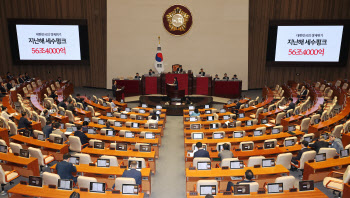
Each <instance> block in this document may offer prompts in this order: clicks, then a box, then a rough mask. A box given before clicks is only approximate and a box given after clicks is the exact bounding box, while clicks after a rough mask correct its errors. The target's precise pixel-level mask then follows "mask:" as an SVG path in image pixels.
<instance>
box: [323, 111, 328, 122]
mask: <svg viewBox="0 0 350 198" xmlns="http://www.w3.org/2000/svg"><path fill="white" fill-rule="evenodd" d="M326 120H328V111H323V113H322V115H321V122H323V121H326Z"/></svg>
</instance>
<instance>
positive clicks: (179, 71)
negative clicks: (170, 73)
mask: <svg viewBox="0 0 350 198" xmlns="http://www.w3.org/2000/svg"><path fill="white" fill-rule="evenodd" d="M182 72H184V70H183V69H182V65H180V66H179V67H178V68H177V69H176V73H178V74H181V73H182Z"/></svg>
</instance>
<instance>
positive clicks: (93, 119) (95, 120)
mask: <svg viewBox="0 0 350 198" xmlns="http://www.w3.org/2000/svg"><path fill="white" fill-rule="evenodd" d="M99 119H100V118H98V117H92V118H91V122H95V123H98V120H99Z"/></svg>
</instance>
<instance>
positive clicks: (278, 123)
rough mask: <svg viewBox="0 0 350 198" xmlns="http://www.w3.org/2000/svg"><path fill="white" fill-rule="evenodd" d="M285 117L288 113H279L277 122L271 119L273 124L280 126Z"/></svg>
mask: <svg viewBox="0 0 350 198" xmlns="http://www.w3.org/2000/svg"><path fill="white" fill-rule="evenodd" d="M284 116H286V113H284V112H281V113H278V114H277V116H276V120H275V119H271V120H270V122H271V123H273V124H276V125H280V124H281V120H282V118H284Z"/></svg>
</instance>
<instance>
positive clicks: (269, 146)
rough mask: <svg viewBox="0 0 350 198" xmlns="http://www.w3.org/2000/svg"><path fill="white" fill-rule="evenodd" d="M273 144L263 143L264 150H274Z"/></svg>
mask: <svg viewBox="0 0 350 198" xmlns="http://www.w3.org/2000/svg"><path fill="white" fill-rule="evenodd" d="M275 146H276V145H275V142H272V141H271V142H264V148H265V149H273V148H275Z"/></svg>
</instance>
